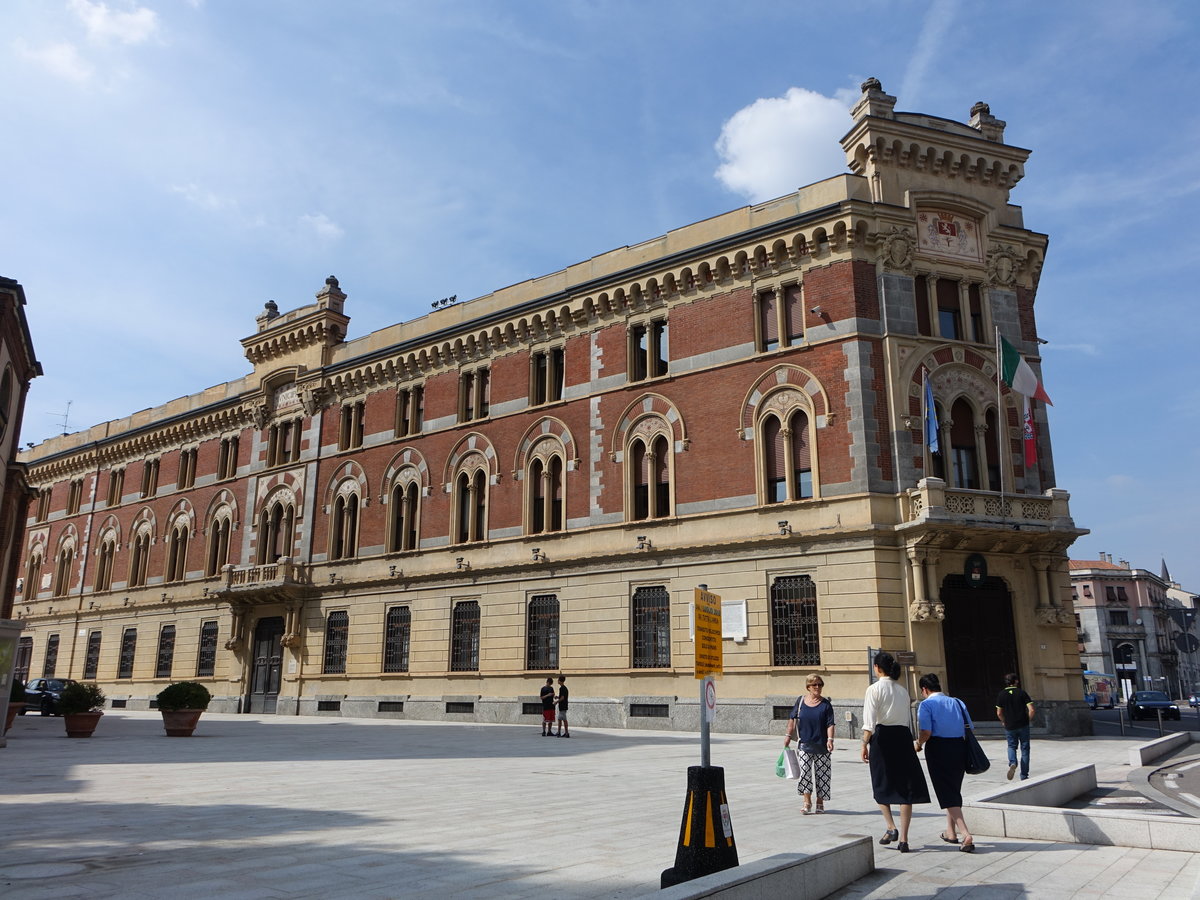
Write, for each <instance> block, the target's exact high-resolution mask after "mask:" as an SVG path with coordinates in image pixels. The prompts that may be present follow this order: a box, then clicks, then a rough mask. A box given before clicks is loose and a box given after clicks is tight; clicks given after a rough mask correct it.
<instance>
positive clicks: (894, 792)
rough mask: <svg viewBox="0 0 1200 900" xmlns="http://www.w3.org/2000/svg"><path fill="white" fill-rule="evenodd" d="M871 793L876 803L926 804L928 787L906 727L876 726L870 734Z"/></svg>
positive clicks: (910, 735)
mask: <svg viewBox="0 0 1200 900" xmlns="http://www.w3.org/2000/svg"><path fill="white" fill-rule="evenodd" d="M868 759H869V762H870V764H871V793H872V794H874V796H875V802H876V803H883V804H886V805H888V806H890V805H892V804H893V803H899V804H905V803H928V802H929V785H928V784H926V783H925V772H924V771H923V770H922V769H921V761H920V760H919V759H917V751H916V750H914V749H913V736H912V731H911V730H910V729H909V727H908V726H907V725H879V726H877V727H876V729H875V731H873V732H872V733H871V744H870V756H869V757H868Z"/></svg>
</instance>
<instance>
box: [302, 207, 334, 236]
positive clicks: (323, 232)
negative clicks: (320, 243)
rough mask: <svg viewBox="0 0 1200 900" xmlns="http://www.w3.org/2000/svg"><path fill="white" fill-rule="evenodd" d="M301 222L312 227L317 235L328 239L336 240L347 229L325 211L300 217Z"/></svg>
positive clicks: (307, 226)
mask: <svg viewBox="0 0 1200 900" xmlns="http://www.w3.org/2000/svg"><path fill="white" fill-rule="evenodd" d="M300 224H301V225H303V226H305V227H306V228H311V229H312V230H313V232H314V233H315V234H316V235H317V237H319V238H321V239H322V240H326V241H336V240H337V239H338V238H340V237H341V236H342V235H343V234H345V231H344V230H343V229H342V226H341V225H339V224H338V223H337V222H335V221H333V219H331V218H329V216H327V215H325V213H308V214H306V215H303V216H301V217H300Z"/></svg>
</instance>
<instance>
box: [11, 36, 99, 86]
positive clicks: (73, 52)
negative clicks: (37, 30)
mask: <svg viewBox="0 0 1200 900" xmlns="http://www.w3.org/2000/svg"><path fill="white" fill-rule="evenodd" d="M15 46H16V50H17V53H18V55H19V56H21V57H22V58H24V59H27V60H29V61H30V62H32V63H34V64H35V65H37V66H40V67H41V68H42V69H44V70H46V71H47V72H49V73H50V74H51V75H54V76H56V77H58V78H63V79H66V80H67V81H73V82H75V83H76V84H85V83H87V82H88V81H90V80H91V78H92V76H93V75H94V74H95V70H94V69H93V68H92V66H91V64H90V63H88V61H87V60H86V59H84V58H83V57H82V56H80V55H79V50H78V49H76V47H75V45H74V44H71V43H69V42H66V41H62V42H60V43H56V44H48V45H46V46H45V47H37V48H34V47H29V46H26V45H25V44H24V42H21V41H18V42H17V43H16V45H15Z"/></svg>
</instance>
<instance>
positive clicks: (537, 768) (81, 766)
mask: <svg viewBox="0 0 1200 900" xmlns="http://www.w3.org/2000/svg"><path fill="white" fill-rule="evenodd" d="M1151 736H1153V735H1151V734H1150V733H1149V732H1148V731H1147V732H1146V733H1144V734H1140V735H1139V736H1137V737H1135V736H1132V735H1131V736H1129V737H1126V738H1119V737H1111V738H1109V737H1100V738H1084V739H1076V740H1066V739H1043V740H1035V742H1034V748H1033V770H1034V774H1035V775H1039V774H1044V773H1046V772H1049V771H1052V770H1054V769H1057V768H1062V767H1065V766H1067V765H1071V764H1077V763H1079V762H1087V761H1092V762H1095V763H1096V765H1097V774H1098V777H1099V780H1100V783H1101V787H1102V788H1104V789H1106V791H1107V793H1108V796H1107V797H1106V798H1105V800H1106V801H1107V802H1110V803H1114V804H1118V805H1121V804H1124V805H1126V806H1128V807H1130V808H1135V809H1138V810H1139V811H1141V812H1147V811H1150V812H1157V813H1158V814H1162V815H1178V813H1176V812H1175V811H1173V810H1170V809H1168V808H1166V807H1160V806H1158V805H1156V804H1154V803H1152V802H1150V801H1147V800H1146V799H1145V798H1144V797H1141V796H1139V795H1137V794H1136V793H1134V792H1132V791H1130V790H1128V789H1127V785H1126V781H1127V780H1128V777H1129V774H1130V769H1129V767H1128V765H1127V764H1126V761H1127V758H1128V750H1129V748H1130V747H1131V746H1134V745H1135V744H1137V743H1141V742H1144V741H1145V740H1148V739H1149V738H1150V737H1151ZM781 744H782V739H781V738H779V737H774V736H771V737H767V736H763V735H726V734H719V733H718V734H715V735H714V737H713V742H712V761H713V764H714V765H719V766H723V767H724V768H725V778H726V786H727V792H728V800H729V804H730V810H731V814H732V819H733V827H734V834H735V838H736V842H737V848H738V852H739V856H740V859H741V861H742V862H743V863H745V862H750V861H753V860H757V859H761V858H763V857H766V856H771V855H773V854H777V853H796V852H804V851H806V850H808V849H810V848H813V847H816V846H819V845H821V844H822V842H826V843H827V842H828V841H829V840H830V839H831V838H833V837H836V836H838V835H863V834H865V835H871V836H873V837H877V836H878V834H880V833H881V831H882V824H881V823H882V820H881V818H880V816H879V813H878V811H877V810H876V809H875V807H874V804H873V802H872V801H871V797H870V779H869V777H868V773H867V769H866V766H864V765H863V764H862V762H861V761H860V760H859V759H858V755H857V754H858V742H857V740H855V739H853V738H846V737H839V738H838V747H837V749H836V751H835V754H834V774H833V795H834V796H833V801H832V803H831V804H830V805H831V812H829V813H827V814H826V815H823V816H807V817H802V816H800V815H799V809H800V804H799V801H798V799H797V797H796V794H795V784H794V782H788V781H784V780H783V779H779V778H777V777H776V776H775V774H774V767H775V759H776V757H777V756H778V754H779V749H780V746H781ZM984 745H985V747H986V749H987V750H988V753H989V756H990V757H991V758H992V760H993V767H992V770H991V771H989V772H988V773H986V774H985V775H983V776H978V777H974V778H970V777H969V778H968V779H967V783H966V785H965V791H964V793H965V794H966V796H967V797H968V798H970V797H973V796H979V795H982V794H984V793H987V792H988V791H990V790H994V789H995V788H996V787H998V786H999V785H1001V784H1004V783H1005V781H1004V775H1005V771H1006V768H1007V767H1006V766H1005V765H1003V756H1004V748H1003V742H1002V741H1001V740H999V739H991V740H985V741H984ZM698 763H699V738H698V737H697V736H695V735H688V734H680V733H678V732H660V731H641V730H592V729H587V728H583V727H577V728H574V729H573V730H572V737H571V739H570V740H565V739H560V738H543V737H541V736H540V734H539V725H538V723H537V721H535V720H534V719H532V718H531V721H530V724H529V725H527V726H510V725H469V724H450V723H434V722H414V721H384V720H379V719H342V718H318V717H274V716H247V715H242V716H234V715H218V714H213V713H207V714H205V717H204V718H203V719H202V721H201V723H200V727H199V729H198V730H197V732H196V736H195V737H193V738H190V739H183V738H167V737H166V736H165V735H164V734H163V731H162V723H161V720H160V718H159V716H158V714H157V713H149V712H131V711H124V710H121V711H111V712H109V713H107V714H106V715H105V716H104V718H103V719H102V720H101V722H100V726H99V728H98V729H97V732H96V735H95V737H93V738H91V739H90V740H68V739H67V738H65V737H64V736H63V724H62V721H61V720H60V719H46V718H41V717H38V716H25V717H22V718H21V719H19V720H18V721H17V723H16V724H15V725H14V726H13V729H12V731H10V732H9V735H8V747H7V748H5V749H2V750H0V766H2V769H0V785H2V789H0V847H2V848H3V849H2V852H0V896H3V897H4V898H5V900H26V898H55V900H66V898H75V897H79V898H83V897H87V898H105V897H122V898H166V897H170V898H192V897H195V898H200V897H203V898H330V897H352V898H358V897H363V898H393V897H469V898H514V897H566V898H608V897H613V898H616V897H638V896H643V895H652V894H653V893H654V892H655V891H656V889H657V887H658V883H659V874H660V872H661V871H662V870H663V869H665V868H668V867H669V866H671V865H672V864H673V863H674V858H675V849H676V842H677V839H678V832H679V823H680V818H681V815H682V812H683V801H684V793H685V787H686V770H687V767H688V766H689V765H697V764H698ZM968 815H969V813H968ZM968 821H969V819H968ZM943 823H944V817H943V815H942V814H941V812H940V811H939V810H937V809H936V807H934V806H924V807H918V814H917V816H916V817H915V819H914V823H913V828H912V837H911V843H912V846H913V849H914V851H915V852H912V853H909V854H900V853H898V852H896V851H895V850H894V849H892V847H881V846H878V845H875V859H876V865H877V867H878V871H877V872H876V873H874V874H873V875H872V876H870V877H868V878H866V879H863V880H862V881H860V882H857V883H855V884H854V885H851V886H850V887H848V888H846V889H845V890H844V891H842V892H841V893H840V894H838V895H837V896H839V897H846V898H851V897H852V898H875V897H879V898H882V897H931V896H934V895H937V896H939V897H943V898H949V897H971V898H985V897H986V898H991V897H1003V898H1010V897H1011V898H1016V897H1047V898H1058V897H1118V896H1119V897H1122V898H1127V897H1129V896H1136V897H1137V898H1138V900H1150V898H1155V897H1161V898H1181V900H1183V898H1187V900H1191V898H1195V897H1197V896H1200V854H1195V853H1180V852H1171V851H1163V850H1135V849H1128V848H1120V847H1095V846H1084V845H1077V844H1062V843H1041V842H1036V841H1019V840H993V839H990V838H989V839H981V840H980V841H979V850H978V852H977V853H975V854H966V853H959V852H957V850H956V849H955V848H953V847H950V846H948V845H945V844H942V843H941V842H940V841H939V840H938V832H939V831H941V829H942V826H943ZM893 846H894V845H893Z"/></svg>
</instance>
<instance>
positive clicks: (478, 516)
mask: <svg viewBox="0 0 1200 900" xmlns="http://www.w3.org/2000/svg"><path fill="white" fill-rule="evenodd" d="M487 505H488V471H487V467H486V464H485V462H484V459H483V457H482V456H481V455H480V454H473V455H471V456H468V457H467V458H466V459H465V460H464V461H463V463H462V465H461V466H460V467H459V469H458V472H457V473H456V474H455V476H454V542H455V543H456V544H465V543H468V542H470V541H482V540H486V539H487Z"/></svg>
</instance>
